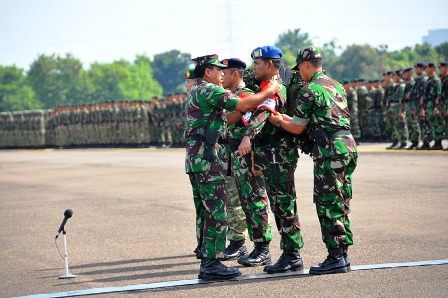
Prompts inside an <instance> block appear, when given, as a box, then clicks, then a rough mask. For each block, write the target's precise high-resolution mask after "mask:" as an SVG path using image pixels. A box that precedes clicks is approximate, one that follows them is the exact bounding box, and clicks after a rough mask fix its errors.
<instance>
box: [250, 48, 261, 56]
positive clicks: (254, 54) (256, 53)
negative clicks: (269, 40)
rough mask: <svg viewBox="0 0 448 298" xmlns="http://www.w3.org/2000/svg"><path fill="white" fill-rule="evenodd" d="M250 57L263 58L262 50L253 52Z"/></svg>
mask: <svg viewBox="0 0 448 298" xmlns="http://www.w3.org/2000/svg"><path fill="white" fill-rule="evenodd" d="M252 56H253V57H254V58H258V57H262V56H263V50H262V49H261V48H260V49H256V50H255V51H253V52H252Z"/></svg>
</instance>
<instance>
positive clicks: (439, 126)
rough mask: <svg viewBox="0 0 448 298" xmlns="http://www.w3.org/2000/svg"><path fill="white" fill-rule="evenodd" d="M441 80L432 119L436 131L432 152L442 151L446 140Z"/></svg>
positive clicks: (440, 79)
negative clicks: (443, 142) (443, 141)
mask: <svg viewBox="0 0 448 298" xmlns="http://www.w3.org/2000/svg"><path fill="white" fill-rule="evenodd" d="M434 68H435V66H434ZM435 76H436V77H437V78H438V79H439V80H438V82H437V83H436V90H437V91H436V92H437V94H438V96H437V97H436V99H435V100H434V112H433V117H432V125H433V129H434V134H433V135H434V140H435V142H434V145H433V146H432V147H431V148H430V150H442V149H443V147H442V139H444V138H445V127H444V118H445V113H444V110H445V107H444V101H443V100H442V97H441V94H442V77H438V76H437V74H436V75H435Z"/></svg>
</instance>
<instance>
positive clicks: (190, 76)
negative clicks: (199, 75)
mask: <svg viewBox="0 0 448 298" xmlns="http://www.w3.org/2000/svg"><path fill="white" fill-rule="evenodd" d="M185 77H186V78H187V79H196V77H195V76H194V67H190V68H189V69H188V70H187V71H186V72H185Z"/></svg>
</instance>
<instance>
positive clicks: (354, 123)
mask: <svg viewBox="0 0 448 298" xmlns="http://www.w3.org/2000/svg"><path fill="white" fill-rule="evenodd" d="M350 132H351V133H352V135H353V137H354V138H356V139H359V138H360V137H361V129H360V128H359V119H358V116H352V117H351V119H350Z"/></svg>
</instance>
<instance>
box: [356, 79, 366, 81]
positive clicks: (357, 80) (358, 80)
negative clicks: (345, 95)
mask: <svg viewBox="0 0 448 298" xmlns="http://www.w3.org/2000/svg"><path fill="white" fill-rule="evenodd" d="M365 81H366V79H364V78H358V79H357V81H356V82H365Z"/></svg>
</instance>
